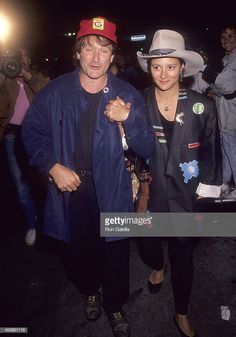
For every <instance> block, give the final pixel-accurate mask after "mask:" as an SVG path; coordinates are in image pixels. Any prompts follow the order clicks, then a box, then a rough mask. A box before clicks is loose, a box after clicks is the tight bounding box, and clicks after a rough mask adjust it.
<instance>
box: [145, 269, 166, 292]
mask: <svg viewBox="0 0 236 337" xmlns="http://www.w3.org/2000/svg"><path fill="white" fill-rule="evenodd" d="M166 269H167V267H166V264H165V265H164V267H163V277H164V275H165V273H166ZM162 283H163V281H161V282H159V283H152V282H151V281H150V280H149V279H148V289H149V291H150V293H151V294H156V293H158V291H160V289H161V286H162Z"/></svg>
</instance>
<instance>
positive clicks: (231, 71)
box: [205, 25, 236, 199]
mask: <svg viewBox="0 0 236 337" xmlns="http://www.w3.org/2000/svg"><path fill="white" fill-rule="evenodd" d="M220 41H221V46H222V48H223V49H224V51H225V55H224V57H223V59H222V69H220V71H218V72H216V71H215V72H213V71H211V74H212V76H211V78H210V79H209V77H207V73H206V74H205V77H206V79H207V80H208V81H209V83H210V84H211V87H212V93H213V96H214V98H215V101H216V106H217V110H218V119H219V127H220V136H221V151H222V167H223V184H222V196H223V197H224V198H226V199H227V198H233V199H235V198H236V186H235V184H236V152H235V148H236V113H235V112H236V26H235V25H226V26H225V27H224V28H223V29H222V31H221V34H220ZM209 72H210V69H208V73H209ZM232 182H233V188H232V189H231V183H232Z"/></svg>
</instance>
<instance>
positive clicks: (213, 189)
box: [196, 183, 221, 198]
mask: <svg viewBox="0 0 236 337" xmlns="http://www.w3.org/2000/svg"><path fill="white" fill-rule="evenodd" d="M220 192H221V187H220V186H215V185H206V184H202V183H199V185H198V187H197V190H196V193H197V194H198V195H199V196H200V197H205V198H219V196H220Z"/></svg>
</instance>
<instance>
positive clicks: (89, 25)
mask: <svg viewBox="0 0 236 337" xmlns="http://www.w3.org/2000/svg"><path fill="white" fill-rule="evenodd" d="M86 35H101V36H104V37H106V38H107V39H109V40H111V41H112V42H114V43H116V42H117V36H116V25H115V24H114V23H113V22H110V21H108V20H107V19H105V18H103V17H96V18H93V19H89V20H82V21H81V22H80V29H79V31H78V35H77V39H79V38H80V37H82V36H86Z"/></svg>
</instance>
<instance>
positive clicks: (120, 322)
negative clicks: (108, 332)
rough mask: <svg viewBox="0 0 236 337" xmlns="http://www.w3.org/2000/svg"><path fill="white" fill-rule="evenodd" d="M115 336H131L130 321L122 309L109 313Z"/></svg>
mask: <svg viewBox="0 0 236 337" xmlns="http://www.w3.org/2000/svg"><path fill="white" fill-rule="evenodd" d="M108 317H109V320H110V324H111V328H112V331H113V335H114V337H130V336H131V331H130V327H129V323H128V321H127V320H126V318H125V316H124V314H123V312H122V311H118V312H113V313H112V314H109V315H108Z"/></svg>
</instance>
